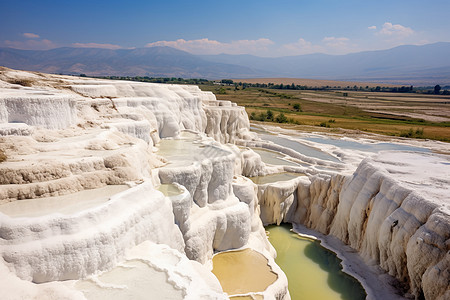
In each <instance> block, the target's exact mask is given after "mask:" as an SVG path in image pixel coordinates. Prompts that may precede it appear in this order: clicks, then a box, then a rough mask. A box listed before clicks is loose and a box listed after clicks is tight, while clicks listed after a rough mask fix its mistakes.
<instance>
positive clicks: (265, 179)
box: [249, 172, 305, 184]
mask: <svg viewBox="0 0 450 300" xmlns="http://www.w3.org/2000/svg"><path fill="white" fill-rule="evenodd" d="M299 176H305V174H301V173H292V172H285V173H277V174H271V175H266V176H255V177H249V178H250V179H251V181H253V182H254V183H256V184H266V183H273V182H278V181H288V180H291V179H294V178H297V177H299Z"/></svg>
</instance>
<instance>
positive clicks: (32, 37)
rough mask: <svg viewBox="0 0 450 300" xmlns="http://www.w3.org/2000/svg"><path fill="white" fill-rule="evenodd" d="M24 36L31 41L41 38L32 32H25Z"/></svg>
mask: <svg viewBox="0 0 450 300" xmlns="http://www.w3.org/2000/svg"><path fill="white" fill-rule="evenodd" d="M23 36H24V37H26V38H29V39H37V38H39V35H38V34H35V33H31V32H25V33H24V34H23Z"/></svg>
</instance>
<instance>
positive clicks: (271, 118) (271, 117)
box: [266, 110, 273, 121]
mask: <svg viewBox="0 0 450 300" xmlns="http://www.w3.org/2000/svg"><path fill="white" fill-rule="evenodd" d="M266 116H267V120H270V121H273V112H272V111H271V110H267V112H266Z"/></svg>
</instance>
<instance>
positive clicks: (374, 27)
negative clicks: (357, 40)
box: [367, 25, 377, 30]
mask: <svg viewBox="0 0 450 300" xmlns="http://www.w3.org/2000/svg"><path fill="white" fill-rule="evenodd" d="M367 28H368V29H370V30H376V29H377V26H375V25H373V26H369V27H367Z"/></svg>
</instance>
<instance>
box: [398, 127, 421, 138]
mask: <svg viewBox="0 0 450 300" xmlns="http://www.w3.org/2000/svg"><path fill="white" fill-rule="evenodd" d="M400 136H401V137H407V138H423V128H417V129H414V128H410V129H409V130H408V131H406V132H402V133H400Z"/></svg>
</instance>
